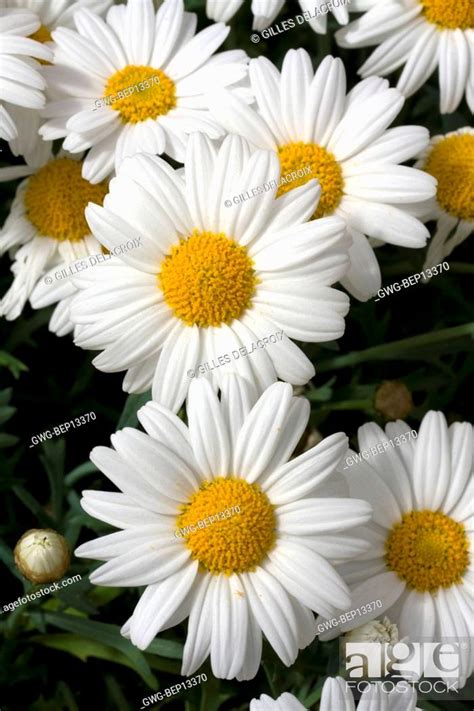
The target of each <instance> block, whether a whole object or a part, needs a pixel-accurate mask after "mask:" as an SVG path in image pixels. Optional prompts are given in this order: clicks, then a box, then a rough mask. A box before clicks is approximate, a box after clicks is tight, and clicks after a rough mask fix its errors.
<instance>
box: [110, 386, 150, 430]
mask: <svg viewBox="0 0 474 711" xmlns="http://www.w3.org/2000/svg"><path fill="white" fill-rule="evenodd" d="M148 400H151V392H150V391H149V390H148V391H147V392H146V393H140V394H138V395H129V396H128V397H127V400H126V402H125V407H124V408H123V411H122V414H121V415H120V419H119V421H118V425H117V429H118V430H120V429H122V428H123V427H136V426H137V425H138V417H137V410H139V409H140V408H141V407H142V405H144V404H145V403H147V402H148Z"/></svg>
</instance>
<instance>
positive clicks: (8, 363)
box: [0, 351, 28, 380]
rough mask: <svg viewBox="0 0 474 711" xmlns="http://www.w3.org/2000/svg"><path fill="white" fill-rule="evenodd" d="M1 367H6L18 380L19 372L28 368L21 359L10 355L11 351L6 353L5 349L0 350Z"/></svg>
mask: <svg viewBox="0 0 474 711" xmlns="http://www.w3.org/2000/svg"><path fill="white" fill-rule="evenodd" d="M2 367H3V368H8V370H9V371H10V373H11V374H12V375H13V377H14V378H15V379H16V380H18V378H19V377H20V374H21V373H23V372H25V371H27V370H28V367H27V366H26V365H25V364H24V363H22V362H21V360H18V358H15V356H12V355H11V353H7V352H6V351H0V368H2Z"/></svg>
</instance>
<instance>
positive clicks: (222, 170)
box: [71, 134, 349, 411]
mask: <svg viewBox="0 0 474 711" xmlns="http://www.w3.org/2000/svg"><path fill="white" fill-rule="evenodd" d="M279 170H280V167H279V163H278V160H277V157H276V156H275V154H274V153H271V152H269V151H255V152H254V153H253V154H252V155H251V154H250V148H249V146H248V144H247V142H246V141H245V140H243V139H242V138H240V137H238V136H228V137H226V138H225V139H224V141H223V142H222V145H221V146H220V147H219V148H217V147H216V146H215V145H214V144H213V143H212V141H210V140H209V139H208V138H207V137H206V136H204V135H202V134H195V135H193V136H192V137H191V138H190V140H189V142H188V149H187V156H186V163H185V175H184V179H183V178H182V177H181V174H180V173H179V172H176V171H175V170H173V169H172V168H171V167H170V166H169V165H168V163H166V162H165V161H164V160H163V159H162V158H159V157H158V156H150V155H144V154H141V155H138V156H135V157H133V158H129V159H128V160H126V161H124V163H123V166H122V167H121V169H120V170H119V173H118V175H117V177H115V178H114V179H113V180H112V181H111V182H110V192H109V194H108V195H107V196H106V198H105V201H104V206H103V207H99V206H96V205H90V206H89V207H88V208H87V210H86V217H87V220H88V223H89V226H90V228H91V230H92V232H93V234H94V235H95V236H96V237H97V239H98V240H99V241H100V242H101V243H102V244H103V245H104V246H105V247H107V248H108V249H109V250H111V251H114V248H115V246H116V245H118V244H120V243H123V242H125V241H126V240H128V239H132V238H133V237H134V236H136V235H137V234H139V235H141V237H142V240H143V246H142V247H141V248H140V249H136V250H134V251H133V252H128V253H126V254H123V255H118V257H117V261H116V262H114V263H112V262H110V263H107V264H103V265H101V266H100V267H99V268H97V269H94V270H90V271H89V272H88V273H87V280H86V282H85V283H83V282H82V280H81V275H78V277H77V278H76V279H75V283H76V284H77V286H79V287H80V288H81V289H82V291H81V293H80V294H79V295H78V296H77V298H76V299H75V301H74V304H73V308H72V311H71V313H72V318H73V320H74V321H75V323H76V324H77V328H76V331H75V342H76V344H77V345H79V346H81V347H82V348H88V349H91V350H101V351H102V353H100V354H99V355H97V356H96V358H95V359H94V360H93V364H94V365H95V366H96V367H97V368H99V370H103V371H106V372H118V371H120V370H125V369H128V372H127V374H126V376H125V379H124V384H123V387H124V390H126V391H128V392H143V391H145V390H147V389H148V388H149V387H150V386H152V393H153V398H154V399H155V400H157V401H159V402H160V403H161V404H163V405H165V406H166V407H169V408H170V409H171V410H173V411H177V410H178V409H179V408H180V406H181V404H182V403H183V401H184V399H185V397H186V393H187V390H188V388H189V385H190V383H191V381H192V378H193V377H194V376H195V375H196V376H198V377H199V375H200V374H202V375H205V376H206V377H209V378H211V379H212V381H213V383H214V384H215V385H216V386H217V385H219V383H220V380H221V378H222V375H223V373H225V372H226V371H232V372H238V373H240V374H241V375H242V376H243V377H246V378H247V379H249V380H252V381H253V382H254V383H255V384H256V385H257V387H258V389H259V391H260V392H262V391H263V390H264V389H265V387H267V386H268V385H270V384H271V383H272V382H275V381H276V380H277V379H278V378H280V379H281V380H286V381H287V382H290V383H292V384H295V385H304V384H306V383H307V382H308V380H309V379H310V378H312V377H313V375H314V367H313V365H312V363H311V362H310V361H309V360H308V358H306V356H305V355H304V354H303V352H302V351H301V350H300V349H299V348H298V347H297V346H296V345H295V344H294V343H293V342H292V340H290V339H297V340H300V341H309V342H321V341H330V340H333V339H335V338H339V337H340V336H341V335H342V334H343V332H344V316H345V314H346V313H347V311H348V307H349V300H348V297H347V295H346V294H344V293H342V292H341V291H338V290H336V289H333V288H331V287H330V285H331V284H332V283H334V282H335V281H337V280H338V279H340V278H341V277H342V276H343V274H344V273H345V271H346V269H347V266H348V256H347V252H348V247H349V240H348V238H347V237H346V236H345V234H344V223H343V222H342V220H340V219H339V218H337V217H326V218H323V219H320V220H313V221H309V222H308V221H307V220H308V218H309V217H310V215H311V214H312V213H313V212H314V210H315V207H316V203H317V200H318V195H319V188H318V186H317V184H316V181H314V180H313V181H311V182H310V183H307V184H306V185H304V186H302V187H300V188H299V189H298V190H294V191H292V192H291V193H288V194H286V195H282V196H281V197H279V198H276V197H275V189H273V190H269V189H263V188H262V189H261V194H256V196H255V197H254V198H253V199H251V200H250V199H249V200H247V201H245V202H244V203H242V204H238V205H237V204H233V203H232V201H230V200H228V199H227V198H228V197H229V196H230V197H232V196H239V195H243V192H244V191H245V190H247V191H248V189H250V188H251V187H252V186H263V185H265V186H267V188H268V187H269V186H270V184H271V183H272V181H273V184H274V185H276V182H277V180H278V176H279ZM239 199H240V198H239ZM229 203H230V205H229ZM114 253H115V252H114ZM92 272H93V274H92ZM89 277H90V278H92V279H93V282H92V283H91V281H90V278H89ZM276 332H280V333H281V332H282V333H283V334H284V335H283V336H278V342H273V341H272V343H271V347H270V346H269V347H268V348H262V345H261V343H262V340H261V339H264V338H267V340H268V337H269V336H270V334H275V333H276ZM273 340H274V341H276V340H277V339H276V336H273ZM257 342H259V343H260V345H258V347H256V348H254V349H253V351H254V352H252V353H251V354H249V355H248V357H242V358H240V357H238V359H235V358H234V357H233V355H232V351H235V352H237V355H239V349H240V348H244V347H245V348H246V347H249V346H250V345H251V344H255V343H257ZM219 357H221V360H220V361H219V363H220V366H221V367H218V368H212V367H211V368H210V370H209V368H208V369H207V370H206V371H205V372H203V368H199V367H198V366H199V365H200V364H205V363H212V361H213V359H214V363H217V362H218V361H217V359H218V358H219ZM208 371H209V374H208V375H207V372H208ZM210 371H212V372H210Z"/></svg>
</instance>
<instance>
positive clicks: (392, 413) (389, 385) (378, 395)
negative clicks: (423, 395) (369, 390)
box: [374, 380, 414, 420]
mask: <svg viewBox="0 0 474 711" xmlns="http://www.w3.org/2000/svg"><path fill="white" fill-rule="evenodd" d="M374 407H375V409H376V410H377V411H378V412H380V414H381V415H383V416H384V417H385V419H386V420H403V419H404V418H405V417H406V416H407V415H408V414H409V413H410V412H411V411H412V410H413V407H414V405H413V399H412V397H411V392H410V391H409V390H408V388H407V386H406V385H405V384H404V383H402V382H400V381H399V380H384V381H383V382H382V383H381V384H380V385H379V386H378V388H377V390H376V391H375V399H374Z"/></svg>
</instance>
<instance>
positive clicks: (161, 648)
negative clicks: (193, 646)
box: [146, 639, 183, 659]
mask: <svg viewBox="0 0 474 711" xmlns="http://www.w3.org/2000/svg"><path fill="white" fill-rule="evenodd" d="M146 651H147V653H148V654H158V655H159V656H160V657H168V659H182V658H183V645H182V644H181V643H180V642H174V641H173V640H171V639H155V640H153V642H152V643H151V644H150V646H149V647H147V650H146Z"/></svg>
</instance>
